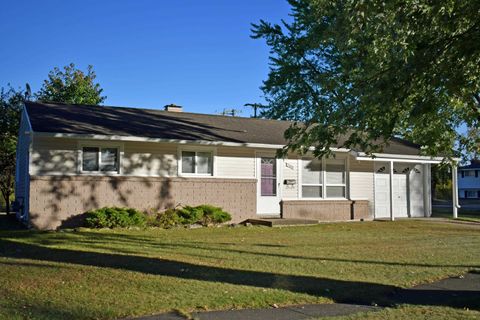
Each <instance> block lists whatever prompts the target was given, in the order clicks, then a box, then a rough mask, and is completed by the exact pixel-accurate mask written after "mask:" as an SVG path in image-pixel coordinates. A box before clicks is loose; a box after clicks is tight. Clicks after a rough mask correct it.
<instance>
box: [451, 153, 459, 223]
mask: <svg viewBox="0 0 480 320" xmlns="http://www.w3.org/2000/svg"><path fill="white" fill-rule="evenodd" d="M458 208H460V206H459V205H458V173H457V163H456V162H455V161H453V162H452V209H453V210H452V211H453V218H454V219H456V218H458Z"/></svg>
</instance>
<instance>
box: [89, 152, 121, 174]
mask: <svg viewBox="0 0 480 320" xmlns="http://www.w3.org/2000/svg"><path fill="white" fill-rule="evenodd" d="M118 158H119V152H118V148H112V147H105V148H103V147H83V148H82V172H113V173H118V168H119V159H118Z"/></svg>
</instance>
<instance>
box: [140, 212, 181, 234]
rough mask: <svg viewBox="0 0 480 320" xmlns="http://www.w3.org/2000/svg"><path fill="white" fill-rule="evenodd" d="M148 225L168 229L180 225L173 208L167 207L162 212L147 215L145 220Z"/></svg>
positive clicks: (179, 219)
mask: <svg viewBox="0 0 480 320" xmlns="http://www.w3.org/2000/svg"><path fill="white" fill-rule="evenodd" d="M147 223H148V225H149V226H152V227H160V228H164V229H170V228H173V227H176V226H178V225H180V223H181V218H180V217H179V216H178V214H177V211H176V210H175V209H168V210H166V211H164V212H157V213H155V214H153V215H150V216H149V219H148V221H147Z"/></svg>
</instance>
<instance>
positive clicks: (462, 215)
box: [432, 207, 480, 222]
mask: <svg viewBox="0 0 480 320" xmlns="http://www.w3.org/2000/svg"><path fill="white" fill-rule="evenodd" d="M432 216H433V217H437V218H447V219H453V218H452V216H453V215H452V208H445V207H435V208H433V212H432ZM457 220H460V221H468V222H480V210H479V209H470V208H460V209H459V210H458V218H457Z"/></svg>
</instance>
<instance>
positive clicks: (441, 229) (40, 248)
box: [0, 221, 480, 319]
mask: <svg viewBox="0 0 480 320" xmlns="http://www.w3.org/2000/svg"><path fill="white" fill-rule="evenodd" d="M0 225H1V224H0ZM479 248H480V225H475V224H472V225H469V224H457V223H442V222H428V221H397V222H393V223H392V222H363V223H332V224H321V225H317V226H308V227H290V228H262V227H239V228H227V227H223V228H210V229H191V230H187V229H177V230H159V229H150V230H102V231H92V230H81V231H78V232H73V231H72V232H32V231H0V318H3V319H30V318H31V319H114V318H118V317H126V316H134V315H146V314H154V313H159V312H163V311H169V310H173V309H178V310H182V311H185V312H189V311H195V310H214V309H228V308H250V307H266V306H270V305H272V304H278V305H288V304H299V303H318V302H323V303H324V302H334V301H338V302H352V301H354V302H362V303H368V304H370V303H378V304H389V303H392V301H390V300H389V298H388V296H387V294H388V293H390V292H392V291H393V290H394V289H396V288H401V287H410V286H413V285H415V284H419V283H424V282H430V281H434V280H437V279H441V278H445V277H448V276H452V275H459V274H462V273H464V272H466V271H468V270H471V269H475V268H477V269H478V268H480V249H479ZM479 308H480V306H479ZM447 311H448V314H451V315H452V316H451V317H450V318H454V317H455V316H456V317H459V318H462V317H463V315H464V314H465V313H466V314H467V315H472V317H480V312H477V311H468V312H467V311H464V310H462V309H454V308H449V307H448V306H435V305H433V306H424V307H422V306H411V305H407V306H403V307H401V308H393V309H386V310H384V311H380V312H378V313H372V314H369V315H367V316H368V317H370V316H371V317H377V318H378V319H383V318H388V317H391V318H408V316H406V317H404V315H405V314H406V315H408V314H410V315H414V316H415V315H417V314H425V313H427V314H428V313H429V312H430V313H432V314H435V313H436V314H444V313H445V312H447ZM357 317H359V318H358V319H363V318H364V317H365V315H358V316H357ZM355 319H357V318H355Z"/></svg>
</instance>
